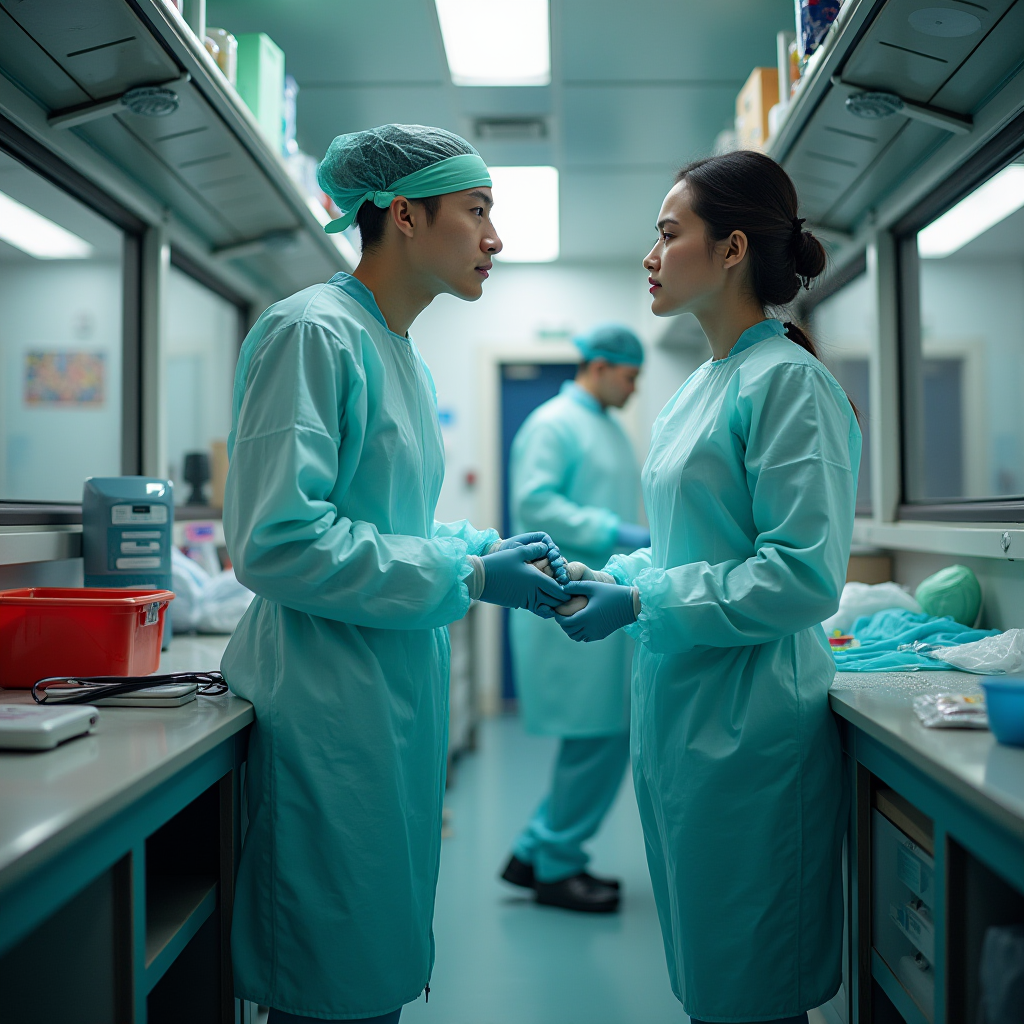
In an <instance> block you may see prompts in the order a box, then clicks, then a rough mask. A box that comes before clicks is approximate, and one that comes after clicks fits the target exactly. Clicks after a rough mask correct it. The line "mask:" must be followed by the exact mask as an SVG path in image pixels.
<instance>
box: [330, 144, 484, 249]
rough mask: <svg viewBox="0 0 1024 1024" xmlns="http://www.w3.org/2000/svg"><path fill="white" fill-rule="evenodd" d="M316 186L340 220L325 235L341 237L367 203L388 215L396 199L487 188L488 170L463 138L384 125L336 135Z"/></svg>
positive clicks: (478, 155)
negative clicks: (334, 206) (333, 205)
mask: <svg viewBox="0 0 1024 1024" xmlns="http://www.w3.org/2000/svg"><path fill="white" fill-rule="evenodd" d="M316 180H317V182H318V183H319V185H320V187H321V188H322V189H323V190H324V191H325V192H326V193H327V194H328V195H329V196H330V197H331V198H332V199H333V200H334V201H335V203H337V205H338V208H339V209H340V210H342V211H343V213H344V216H342V217H339V218H338V219H337V220H332V221H331V222H330V223H329V224H327V225H326V226H325V227H324V231H327V232H329V233H331V234H333V233H334V232H336V231H344V230H345V228H347V227H348V226H349V225H350V224H352V222H353V221H354V220H355V219H356V214H357V213H358V212H359V207H361V206H362V205H363V203H365V202H367V201H370V202H372V203H373V204H374V206H378V207H380V209H382V210H386V209H387V208H388V207H389V206H390V205H391V203H392V202H393V201H394V199H395V196H405V197H406V199H425V198H426V197H427V196H443V195H445V194H447V193H448V192H461V191H462V190H463V189H466V188H475V187H477V186H480V185H487V186H489V185H490V184H491V176H490V174H489V173H488V170H487V165H486V164H485V163H484V162H483V160H482V159H481V157H480V154H479V153H478V152H477V151H476V150H475V149H474V148H473V147H472V146H471V145H470V144H469V143H468V142H467V141H466V140H465V139H463V138H460V137H459V136H458V135H454V134H452V132H446V131H445V130H444V129H443V128H428V127H426V126H424V125H421V124H384V125H381V126H380V127H379V128H370V129H368V130H367V131H364V132H352V133H351V134H350V135H339V136H338V137H337V138H336V139H335V140H334V141H333V142H332V143H331V146H330V149H328V150H327V155H326V156H325V157H324V158H323V160H321V161H320V166H319V167H318V168H317V172H316Z"/></svg>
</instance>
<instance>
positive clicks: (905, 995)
mask: <svg viewBox="0 0 1024 1024" xmlns="http://www.w3.org/2000/svg"><path fill="white" fill-rule="evenodd" d="M871 976H872V977H873V978H874V979H875V981H877V982H878V984H879V985H880V986H881V988H882V991H883V992H884V993H885V994H886V995H887V996H888V997H889V1001H890V1002H891V1003H892V1004H893V1006H895V1007H896V1009H897V1010H898V1011H899V1014H900V1016H901V1017H902V1018H903V1019H904V1020H905V1021H906V1022H907V1024H931V1021H930V1020H928V1018H927V1017H926V1016H925V1015H924V1014H923V1013H922V1012H921V1010H920V1008H919V1007H918V1005H917V1003H915V1002H914V1000H913V999H912V998H911V996H910V993H909V992H908V991H907V990H906V989H905V988H904V987H903V986H902V985H901V984H900V981H899V979H898V978H897V977H896V975H895V974H893V973H892V971H891V970H889V965H888V964H887V963H886V962H885V961H884V960H883V959H882V958H881V957H880V956H879V955H878V954H877V953H876V952H875V951H874V950H871Z"/></svg>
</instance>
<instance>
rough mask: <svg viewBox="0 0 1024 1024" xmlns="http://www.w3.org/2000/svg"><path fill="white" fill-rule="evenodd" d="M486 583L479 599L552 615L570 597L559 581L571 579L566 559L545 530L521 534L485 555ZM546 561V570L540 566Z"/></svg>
mask: <svg viewBox="0 0 1024 1024" xmlns="http://www.w3.org/2000/svg"><path fill="white" fill-rule="evenodd" d="M482 561H483V565H484V586H483V590H482V591H481V593H480V599H481V600H482V601H487V602H489V603H491V604H500V605H502V606H504V607H505V608H526V609H528V610H529V611H531V612H535V613H537V614H538V615H541V616H542V617H543V618H550V617H551V616H552V615H553V614H554V609H555V607H556V606H558V605H560V604H565V602H566V601H568V600H569V595H568V594H567V593H566V592H565V590H564V589H563V588H562V586H561V585H560V583H559V580H562V581H564V582H566V583H568V582H569V576H568V574H567V573H566V571H565V559H564V558H562V556H561V554H560V553H559V551H558V548H557V546H556V545H555V543H554V542H553V541H552V540H551V538H550V537H549V536H548V535H547V534H546V533H535V534H520V535H519V536H517V537H510V538H509V539H508V540H504V541H502V542H501V544H499V545H498V547H497V549H496V550H494V551H492V553H491V554H488V555H484V556H483V559H482ZM533 563H541V564H545V565H546V567H547V569H548V571H547V572H545V571H544V570H542V569H541V568H540V567H539V566H538V565H535V564H533Z"/></svg>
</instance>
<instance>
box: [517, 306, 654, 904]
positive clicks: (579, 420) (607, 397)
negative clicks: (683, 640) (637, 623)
mask: <svg viewBox="0 0 1024 1024" xmlns="http://www.w3.org/2000/svg"><path fill="white" fill-rule="evenodd" d="M575 344H576V347H577V348H578V349H579V350H580V353H581V355H582V357H583V362H582V363H581V364H580V368H579V371H578V372H577V374H576V379H575V380H574V381H567V382H566V383H565V384H563V385H562V390H561V393H560V394H559V395H558V396H557V397H555V398H552V399H551V400H550V401H548V402H545V403H544V404H543V405H541V406H540V407H539V408H537V409H535V410H534V411H533V412H532V413H531V414H530V415H529V416H528V417H527V419H526V421H525V422H524V423H523V425H522V427H520V429H519V432H518V433H517V434H516V437H515V440H514V441H513V443H512V457H511V463H510V469H509V476H510V506H511V512H512V523H513V524H514V525H513V531H514V532H517V533H518V532H525V531H528V530H542V531H545V532H546V533H548V534H549V535H550V536H551V538H552V539H553V540H554V541H555V543H556V544H557V545H558V548H559V551H560V552H561V554H562V556H563V557H564V558H566V559H567V560H569V559H571V560H574V561H579V562H582V563H584V564H585V565H587V566H589V568H591V569H600V568H601V566H603V565H604V564H605V562H606V561H607V560H608V558H609V557H610V556H611V555H612V554H613V553H614V552H615V551H616V550H619V551H621V550H623V549H625V550H629V551H632V550H634V549H635V548H638V547H644V546H646V545H647V544H648V543H650V534H649V533H648V531H647V528H646V527H644V526H639V525H637V523H636V519H637V517H638V514H639V511H640V468H639V466H638V465H637V462H636V456H635V455H634V454H633V446H632V444H631V443H630V441H629V439H628V438H627V437H626V434H625V432H624V431H623V429H622V427H621V426H620V425H619V422H618V420H617V419H615V418H614V417H613V416H611V415H609V413H608V409H609V408H614V409H621V408H622V407H623V406H624V405H625V404H626V402H627V401H628V399H629V396H630V395H632V393H633V391H634V390H635V388H636V378H637V375H638V374H639V373H640V367H641V365H642V364H643V361H644V350H643V346H642V345H641V344H640V339H639V338H638V337H637V336H636V335H635V334H634V333H633V332H632V331H631V330H629V328H628V327H621V326H619V325H617V324H606V325H603V326H601V327H597V328H595V329H594V330H593V331H591V332H590V333H589V334H586V335H583V336H581V337H579V338H576V339H575ZM509 628H510V630H511V642H512V661H513V666H514V668H515V678H516V692H517V695H518V697H519V707H520V711H521V713H522V716H523V724H524V726H525V728H526V730H527V732H532V733H539V734H542V735H547V736H558V737H560V739H561V741H562V742H561V746H560V748H559V751H558V755H557V758H556V760H555V765H554V772H553V775H552V779H551V785H550V789H549V791H548V794H547V796H546V797H545V798H544V799H543V801H542V802H541V804H540V806H539V807H538V808H537V811H536V813H535V814H534V816H533V819H532V820H531V821H530V823H529V824H528V825H527V827H526V828H525V829H524V830H523V832H522V833H521V834H520V836H519V837H518V839H517V840H516V842H515V845H514V847H513V855H512V857H511V859H510V860H509V862H508V864H507V865H506V867H505V870H504V872H503V873H502V876H501V877H502V878H503V879H505V881H507V882H511V883H512V884H513V885H519V886H523V887H524V888H530V889H534V890H536V893H537V901H538V902H539V903H545V904H549V905H552V906H558V907H565V908H566V909H569V910H580V911H591V912H597V913H601V912H609V911H614V910H616V909H617V908H618V905H619V883H618V882H616V881H612V880H604V879H598V878H595V877H593V876H592V875H591V874H590V873H589V872H588V871H587V870H586V869H587V864H588V862H589V859H590V858H589V856H588V855H587V853H585V852H584V850H583V843H584V842H586V841H587V840H588V839H589V838H590V837H591V836H593V835H594V833H595V832H596V831H597V830H598V828H599V827H600V825H601V821H602V819H603V818H604V816H605V814H607V812H608V809H609V808H610V807H611V805H612V803H613V801H614V800H615V795H616V793H617V792H618V790H619V785H620V784H621V782H622V776H623V773H624V771H625V769H626V764H627V763H628V761H629V670H630V662H631V661H632V655H633V642H632V640H630V639H629V638H628V637H627V636H626V635H625V634H624V633H622V632H618V633H615V634H614V635H612V636H610V637H609V638H608V639H607V640H605V641H604V642H602V643H600V644H595V645H594V646H593V647H589V648H586V649H584V650H580V649H579V648H578V647H577V646H576V644H574V643H573V642H572V640H570V639H569V638H568V637H566V636H564V635H563V633H562V631H561V630H560V629H559V628H558V626H557V625H556V623H555V622H554V621H552V620H546V621H545V620H544V619H541V618H538V617H537V616H536V615H531V614H529V613H528V612H513V613H512V615H511V617H510V624H509Z"/></svg>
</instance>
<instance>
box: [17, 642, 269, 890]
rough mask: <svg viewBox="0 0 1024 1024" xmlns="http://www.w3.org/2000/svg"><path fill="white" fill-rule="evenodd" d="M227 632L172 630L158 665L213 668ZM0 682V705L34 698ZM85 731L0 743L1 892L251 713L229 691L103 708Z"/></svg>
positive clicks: (169, 668) (165, 668)
mask: <svg viewBox="0 0 1024 1024" xmlns="http://www.w3.org/2000/svg"><path fill="white" fill-rule="evenodd" d="M227 640H228V638H227V637H226V636H207V637H192V636H186V637H179V638H178V639H176V640H174V641H172V643H171V647H170V650H169V651H167V652H166V653H165V654H164V656H163V657H162V658H161V661H160V670H161V671H162V672H173V671H184V670H189V669H214V668H217V667H218V666H219V665H220V658H221V654H222V652H223V650H224V646H225V645H226V643H227ZM31 702H32V697H31V694H30V692H29V691H28V690H4V689H0V704H23V703H31ZM99 713H100V721H99V725H98V726H97V728H96V731H95V732H94V733H93V734H92V735H89V736H83V737H80V738H78V739H74V740H70V741H68V742H67V743H64V744H62V745H61V746H59V747H57V748H56V749H55V750H47V751H40V752H29V751H24V752H22V751H0V893H2V892H3V890H4V889H5V888H6V887H7V886H9V885H11V884H13V883H14V882H15V881H17V879H19V878H21V877H23V876H24V874H26V873H27V872H29V871H31V870H33V869H34V868H35V867H36V866H38V865H39V864H40V863H42V862H43V861H45V860H46V859H48V858H50V857H52V856H54V855H55V854H56V853H58V852H60V851H61V850H62V849H65V848H66V847H67V846H68V845H69V844H70V843H72V842H73V841H75V840H76V839H78V838H80V837H81V836H83V835H85V834H87V833H88V832H90V831H91V830H93V829H95V828H97V827H99V826H100V825H102V824H103V822H104V821H107V820H109V819H110V818H112V817H113V816H114V815H115V814H117V813H118V812H119V811H121V810H123V809H124V808H125V807H127V806H129V805H130V804H132V803H133V802H135V801H136V800H138V799H139V798H140V797H142V796H144V795H145V794H146V793H147V792H150V791H152V790H153V789H155V788H156V787H157V786H158V785H160V784H161V783H162V782H164V781H166V780H167V779H168V778H170V777H171V776H172V775H174V774H175V773H176V772H178V771H180V770H181V769H182V768H183V767H185V766H186V765H188V764H190V763H191V762H192V761H195V760H196V759H197V758H199V757H201V756H202V755H203V754H205V753H206V752H207V751H209V750H211V749H213V748H214V747H215V746H217V745H218V744H220V743H222V742H223V741H224V740H225V739H227V738H228V737H229V736H231V735H232V734H234V733H236V732H239V731H240V730H241V729H244V728H245V727H246V726H247V725H249V724H250V723H251V722H252V720H253V712H252V705H251V704H250V703H249V702H248V701H246V700H242V699H241V698H239V697H235V696H234V695H233V694H230V693H228V694H224V695H223V696H221V697H200V698H198V699H197V700H194V701H192V702H191V703H189V704H186V705H184V706H183V707H180V708H153V709H148V708H100V712H99Z"/></svg>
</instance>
